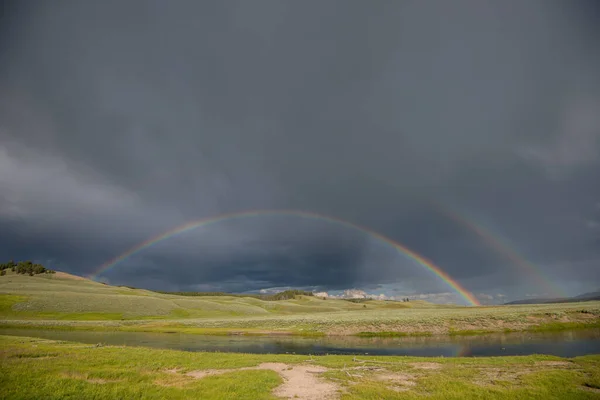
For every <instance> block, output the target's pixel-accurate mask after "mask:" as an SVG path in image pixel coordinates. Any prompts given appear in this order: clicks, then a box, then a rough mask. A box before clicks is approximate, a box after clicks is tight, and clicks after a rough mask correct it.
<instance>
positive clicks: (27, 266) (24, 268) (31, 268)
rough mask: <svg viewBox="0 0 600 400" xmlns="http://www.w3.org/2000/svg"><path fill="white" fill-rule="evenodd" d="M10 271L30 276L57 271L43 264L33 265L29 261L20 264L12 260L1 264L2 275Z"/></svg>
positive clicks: (0, 272) (0, 273)
mask: <svg viewBox="0 0 600 400" xmlns="http://www.w3.org/2000/svg"><path fill="white" fill-rule="evenodd" d="M9 269H10V270H11V271H12V272H16V273H17V274H23V275H25V274H28V275H29V276H33V275H38V274H53V273H55V271H53V270H51V269H48V268H46V267H44V266H43V265H42V264H37V263H33V262H31V261H29V260H26V261H18V262H14V261H13V260H10V261H8V262H5V263H2V264H0V275H6V270H9Z"/></svg>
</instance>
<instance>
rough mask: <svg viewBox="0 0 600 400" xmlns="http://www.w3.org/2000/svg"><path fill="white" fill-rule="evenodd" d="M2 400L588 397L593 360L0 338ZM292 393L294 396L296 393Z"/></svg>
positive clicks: (594, 378) (597, 381)
mask: <svg viewBox="0 0 600 400" xmlns="http://www.w3.org/2000/svg"><path fill="white" fill-rule="evenodd" d="M0 359H1V360H2V362H1V363H0V370H1V372H2V373H1V374H0V394H1V396H0V397H2V398H9V399H10V398H52V399H62V398H96V399H104V398H106V399H113V398H139V397H140V396H141V394H143V398H145V399H163V398H169V399H188V398H203V399H230V398H236V399H272V398H273V396H274V395H275V396H279V397H283V398H299V399H302V398H305V399H308V398H310V399H338V398H339V399H343V400H346V399H374V398H386V399H395V398H408V399H410V398H420V397H422V396H427V397H428V398H430V399H468V398H486V399H514V398H540V399H542V398H543V399H567V398H568V399H592V398H598V396H600V356H585V357H576V358H572V359H565V358H559V357H552V356H525V357H485V358H483V357H482V358H416V357H369V356H360V357H358V356H295V355H269V354H263V355H260V354H233V353H186V352H180V351H174V350H156V349H148V348H134V347H131V348H130V347H115V346H102V345H89V344H80V343H74V342H63V341H53V340H43V339H33V338H27V337H7V336H0ZM296 396H297V397H296Z"/></svg>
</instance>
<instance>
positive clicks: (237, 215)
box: [90, 210, 480, 306]
mask: <svg viewBox="0 0 600 400" xmlns="http://www.w3.org/2000/svg"><path fill="white" fill-rule="evenodd" d="M258 216H294V217H301V218H308V219H313V220H319V221H325V222H329V223H333V224H337V225H340V226H343V227H346V228H350V229H353V230H358V231H360V232H363V233H367V234H369V235H370V236H371V237H373V238H375V239H378V240H379V241H381V242H384V243H386V244H388V245H390V246H392V247H393V248H395V249H396V250H397V251H398V252H399V253H401V254H403V255H404V256H406V257H408V258H410V259H411V260H413V261H415V262H416V263H417V264H419V265H421V266H422V267H424V268H426V269H427V270H429V271H430V272H432V273H433V274H434V275H436V276H437V277H439V278H440V279H442V280H443V281H444V282H445V283H446V284H447V285H448V286H450V287H451V288H452V289H453V290H454V291H456V292H457V293H458V294H459V295H460V296H461V297H462V298H463V299H465V300H466V301H467V303H468V304H470V305H472V306H478V305H480V304H479V301H478V300H477V298H476V297H475V296H474V295H473V294H472V293H471V292H469V291H468V290H466V289H465V288H464V287H462V286H461V285H460V283H458V282H457V281H455V280H454V279H452V278H451V277H450V275H448V274H447V273H446V272H444V271H443V270H442V269H441V268H440V267H438V266H436V265H435V264H434V263H433V262H432V261H430V260H428V259H427V258H425V257H423V256H422V255H420V254H418V253H416V252H414V251H412V250H411V249H409V248H408V247H406V246H404V245H402V244H400V243H397V242H394V241H393V240H391V239H389V238H387V237H385V236H383V235H381V234H380V233H377V232H375V231H373V230H371V229H369V228H366V227H363V226H360V225H357V224H354V223H351V222H348V221H345V220H343V219H340V218H335V217H331V216H326V215H322V214H317V213H314V212H309V211H300V210H254V211H240V212H233V213H228V214H221V215H217V216H213V217H208V218H204V219H200V220H196V221H192V222H188V223H186V224H184V225H180V226H177V227H175V228H173V229H171V230H169V231H167V232H165V233H163V234H161V235H158V236H155V237H152V238H150V239H148V240H146V241H144V242H142V243H140V244H138V245H136V246H134V247H132V248H130V249H129V250H127V251H126V252H124V253H122V254H121V255H119V256H117V257H115V258H113V259H111V260H109V261H107V262H106V263H104V264H102V265H101V266H100V267H99V268H98V269H97V270H96V271H94V272H93V273H92V274H91V275H90V278H91V279H94V278H95V277H97V276H98V275H100V274H102V273H104V272H106V271H108V270H110V269H111V268H114V267H115V266H116V265H117V264H119V263H120V262H122V261H124V260H125V259H127V258H129V257H131V256H132V255H134V254H136V253H139V252H140V251H142V250H144V249H147V248H148V247H150V246H152V245H154V244H156V243H158V242H160V241H163V240H166V239H169V238H171V237H173V236H176V235H180V234H183V233H185V232H189V231H192V230H194V229H196V228H199V227H204V226H208V225H211V224H214V223H218V222H222V221H227V220H233V219H242V218H250V217H258Z"/></svg>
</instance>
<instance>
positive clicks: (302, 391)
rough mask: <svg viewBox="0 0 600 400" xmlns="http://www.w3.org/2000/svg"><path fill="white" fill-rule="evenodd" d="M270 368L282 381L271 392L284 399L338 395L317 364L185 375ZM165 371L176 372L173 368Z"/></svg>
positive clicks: (330, 399) (196, 374) (326, 399)
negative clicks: (322, 376)
mask: <svg viewBox="0 0 600 400" xmlns="http://www.w3.org/2000/svg"><path fill="white" fill-rule="evenodd" d="M265 369H268V370H271V371H275V372H277V373H278V374H279V375H281V377H282V378H283V380H284V382H283V384H281V385H280V386H278V387H277V388H276V389H275V391H274V392H273V394H274V395H276V396H279V397H282V398H284V399H300V400H334V399H337V398H338V397H339V395H338V393H339V387H338V385H336V384H334V383H332V382H328V381H326V380H324V379H323V378H321V377H319V376H318V375H319V374H321V373H323V372H325V371H327V368H325V367H320V366H317V365H287V364H283V363H263V364H260V365H258V366H256V367H247V368H238V369H206V370H199V371H191V372H188V373H186V374H185V375H187V376H191V377H193V378H196V379H201V378H204V377H206V376H212V375H220V374H225V373H228V372H235V371H244V370H265ZM167 372H171V373H177V372H176V371H174V370H170V371H167Z"/></svg>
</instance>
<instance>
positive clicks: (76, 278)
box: [53, 271, 89, 281]
mask: <svg viewBox="0 0 600 400" xmlns="http://www.w3.org/2000/svg"><path fill="white" fill-rule="evenodd" d="M53 275H54V277H56V278H62V279H71V280H74V281H87V280H89V279H87V278H84V277H83V276H77V275H71V274H67V273H66V272H60V271H56V272H55V273H54V274H53Z"/></svg>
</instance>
